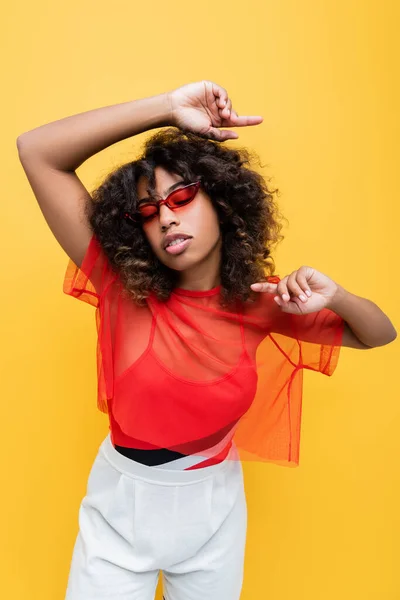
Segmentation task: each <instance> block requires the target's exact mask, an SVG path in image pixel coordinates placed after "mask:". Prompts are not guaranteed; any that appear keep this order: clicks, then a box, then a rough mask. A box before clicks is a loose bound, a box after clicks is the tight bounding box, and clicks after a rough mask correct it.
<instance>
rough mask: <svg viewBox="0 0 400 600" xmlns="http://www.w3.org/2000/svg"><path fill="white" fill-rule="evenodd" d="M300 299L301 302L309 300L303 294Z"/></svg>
mask: <svg viewBox="0 0 400 600" xmlns="http://www.w3.org/2000/svg"><path fill="white" fill-rule="evenodd" d="M299 298H300V300H302V301H303V302H307V298H306V297H305V296H304V295H303V294H300V296H299Z"/></svg>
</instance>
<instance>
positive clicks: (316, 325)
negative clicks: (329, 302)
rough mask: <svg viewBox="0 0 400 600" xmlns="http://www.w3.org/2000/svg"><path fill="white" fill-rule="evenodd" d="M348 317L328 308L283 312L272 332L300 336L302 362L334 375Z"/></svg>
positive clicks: (305, 365) (311, 367)
mask: <svg viewBox="0 0 400 600" xmlns="http://www.w3.org/2000/svg"><path fill="white" fill-rule="evenodd" d="M344 324H345V321H344V319H342V317H340V316H339V315H337V314H336V313H334V312H333V311H331V310H329V309H327V308H324V309H322V310H320V311H318V312H314V313H310V314H307V315H292V314H288V313H284V312H280V314H279V315H278V316H277V318H276V319H275V320H274V321H273V322H272V323H271V330H270V333H271V334H272V335H274V333H277V334H280V335H284V336H287V337H290V338H294V339H296V340H298V351H299V365H300V366H301V367H302V368H304V369H311V370H313V371H318V372H320V373H323V374H324V375H332V374H333V373H334V371H335V369H336V366H337V364H338V360H339V354H340V348H341V346H342V337H343V330H344Z"/></svg>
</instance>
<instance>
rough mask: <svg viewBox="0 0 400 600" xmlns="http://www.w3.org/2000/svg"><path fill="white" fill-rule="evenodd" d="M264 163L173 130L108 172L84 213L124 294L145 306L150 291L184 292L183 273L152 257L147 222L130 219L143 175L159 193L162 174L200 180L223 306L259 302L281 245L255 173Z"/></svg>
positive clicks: (271, 206)
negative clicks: (216, 235) (218, 240)
mask: <svg viewBox="0 0 400 600" xmlns="http://www.w3.org/2000/svg"><path fill="white" fill-rule="evenodd" d="M253 159H257V161H258V163H259V159H258V156H257V155H256V154H255V153H254V152H253V153H250V151H249V150H248V149H244V148H241V149H232V148H229V147H228V146H226V145H225V144H222V143H221V142H216V141H213V140H210V139H208V138H205V137H204V136H202V135H199V134H195V133H193V132H191V131H187V130H186V131H185V130H183V129H178V128H176V127H168V128H164V129H161V130H159V131H157V132H156V133H155V134H153V135H152V136H151V137H150V138H148V139H147V140H146V141H145V142H144V145H143V147H142V152H141V155H140V157H139V158H138V159H137V160H134V161H132V162H128V163H126V164H123V165H122V166H120V167H118V168H117V169H115V170H114V171H113V172H111V173H109V174H108V175H107V176H106V178H105V180H104V181H103V183H102V184H101V185H100V186H99V187H97V188H96V189H95V190H94V191H93V192H92V194H91V198H90V199H89V202H88V203H87V205H86V206H85V213H86V216H87V217H88V221H89V224H90V227H91V229H92V230H93V233H94V234H95V235H96V237H97V239H98V240H99V243H100V245H101V247H102V249H103V251H104V253H105V255H106V256H107V258H108V260H109V262H110V264H111V266H112V268H113V270H114V271H115V272H117V273H118V274H119V275H120V279H121V282H122V284H123V288H124V293H127V294H128V296H129V297H131V298H132V299H133V300H134V301H135V302H137V303H138V304H139V305H141V304H144V302H145V299H146V298H147V297H148V296H149V294H150V292H153V293H155V294H156V296H157V298H158V299H159V300H163V301H164V300H167V299H168V298H169V296H170V293H171V291H172V290H173V288H174V287H175V286H176V285H177V281H178V280H177V277H178V272H176V271H174V270H173V269H170V268H169V267H167V266H166V265H164V264H163V263H162V262H161V261H160V260H159V259H158V257H156V255H155V254H154V252H153V251H152V249H151V247H150V244H149V242H148V240H147V238H146V235H145V233H144V231H143V229H142V226H141V225H140V223H133V222H132V221H131V220H127V219H125V218H123V216H124V214H125V213H126V212H128V213H131V214H133V213H135V210H136V207H137V203H138V196H137V182H138V179H139V177H140V176H142V175H144V176H145V177H147V178H148V182H149V191H150V192H151V193H154V191H155V189H154V186H155V173H154V171H155V168H156V167H157V166H161V167H163V168H164V169H165V170H166V171H168V172H170V173H175V174H178V175H180V176H181V177H182V178H183V179H184V181H185V182H186V183H191V182H193V181H194V180H195V179H196V178H198V177H200V178H201V187H202V189H203V190H204V191H205V193H206V194H208V196H209V197H210V199H211V201H212V203H213V205H214V207H215V209H216V212H217V215H218V217H219V221H220V230H221V236H222V250H221V269H220V277H221V296H220V303H221V305H222V306H227V305H230V304H231V303H233V302H236V301H245V300H247V299H249V297H250V299H251V298H252V297H253V294H255V292H253V291H252V290H251V288H250V284H251V283H254V282H256V281H265V280H266V277H267V276H270V275H273V272H274V269H275V263H274V261H273V259H272V257H271V248H272V246H273V245H274V244H276V243H278V242H280V241H281V240H282V239H283V236H282V235H280V233H279V232H280V230H281V228H282V225H281V223H280V222H279V219H280V218H282V215H281V214H280V213H279V211H278V208H277V204H276V202H275V199H274V197H273V194H275V193H279V190H278V189H274V190H272V189H269V188H268V186H267V183H266V181H265V179H264V177H263V176H262V175H261V174H259V173H258V172H256V171H255V170H254V169H252V168H250V164H251V161H252V160H253Z"/></svg>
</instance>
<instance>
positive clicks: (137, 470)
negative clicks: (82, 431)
mask: <svg viewBox="0 0 400 600" xmlns="http://www.w3.org/2000/svg"><path fill="white" fill-rule="evenodd" d="M99 452H100V454H102V456H103V457H104V458H105V459H106V460H107V461H108V462H109V463H110V464H111V465H112V466H113V467H114V468H115V469H117V471H120V472H121V473H124V474H125V475H128V477H132V478H133V479H142V480H144V481H149V482H154V483H163V484H171V485H177V484H181V485H184V484H185V483H195V482H199V481H204V480H205V479H209V478H210V477H213V476H214V475H216V474H217V473H221V472H223V471H225V470H226V469H228V468H229V465H232V462H236V461H238V460H239V456H238V451H237V448H236V445H235V444H234V443H232V447H231V449H230V451H229V453H228V455H227V456H226V458H225V459H224V460H223V461H222V462H220V463H217V464H216V465H210V466H209V467H203V468H202V467H200V468H198V469H193V470H189V471H177V470H172V469H164V468H163V469H158V468H157V467H149V466H148V465H143V464H142V463H138V462H136V461H135V460H131V459H130V458H128V457H127V456H124V455H123V454H120V453H119V452H118V450H116V449H115V448H114V446H113V444H112V441H111V434H110V433H108V435H107V436H106V438H105V439H104V440H103V442H102V443H101V445H100V448H99Z"/></svg>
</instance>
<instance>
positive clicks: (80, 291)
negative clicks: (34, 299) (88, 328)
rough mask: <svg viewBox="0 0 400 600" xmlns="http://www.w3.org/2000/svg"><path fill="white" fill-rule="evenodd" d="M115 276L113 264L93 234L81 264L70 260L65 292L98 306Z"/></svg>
mask: <svg viewBox="0 0 400 600" xmlns="http://www.w3.org/2000/svg"><path fill="white" fill-rule="evenodd" d="M113 278H115V275H114V273H113V271H112V269H111V265H110V263H109V261H108V259H107V257H106V255H105V254H104V252H103V249H102V248H101V246H100V244H99V241H98V239H97V238H96V236H95V235H94V234H93V235H92V238H91V240H90V242H89V246H88V248H87V250H86V254H85V256H84V258H83V261H82V264H81V266H80V267H78V266H77V265H76V264H75V263H74V262H73V261H72V260H71V259H70V260H69V262H68V266H67V270H66V273H65V277H64V285H63V292H64V293H65V294H68V295H69V296H73V297H74V298H77V299H78V300H82V301H83V302H87V303H88V304H91V305H92V306H94V307H95V308H98V306H99V300H100V297H101V296H102V294H103V293H104V291H105V290H106V289H107V287H108V285H109V283H110V282H111V281H112V279H113Z"/></svg>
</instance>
